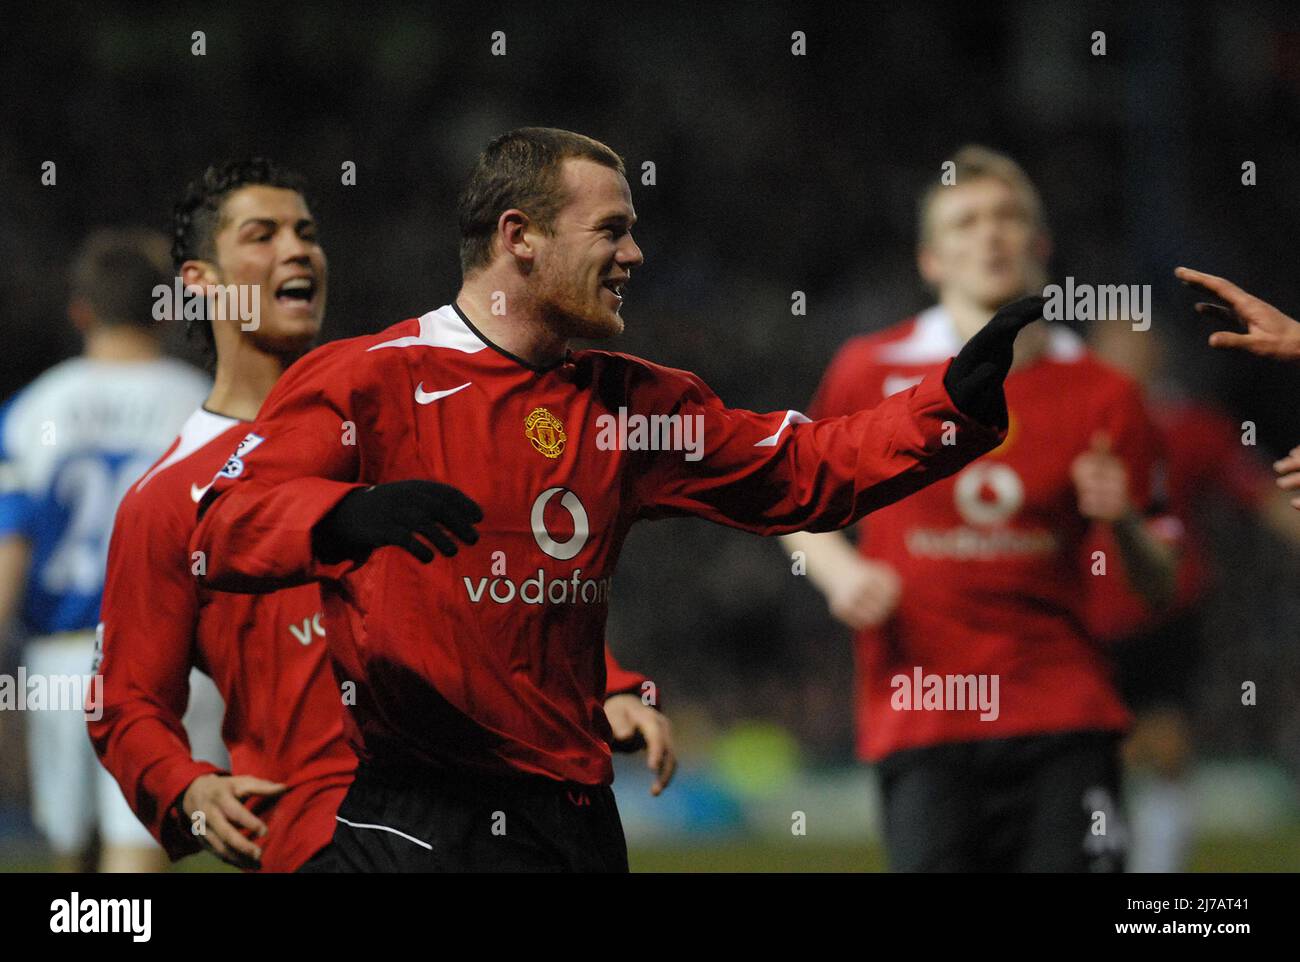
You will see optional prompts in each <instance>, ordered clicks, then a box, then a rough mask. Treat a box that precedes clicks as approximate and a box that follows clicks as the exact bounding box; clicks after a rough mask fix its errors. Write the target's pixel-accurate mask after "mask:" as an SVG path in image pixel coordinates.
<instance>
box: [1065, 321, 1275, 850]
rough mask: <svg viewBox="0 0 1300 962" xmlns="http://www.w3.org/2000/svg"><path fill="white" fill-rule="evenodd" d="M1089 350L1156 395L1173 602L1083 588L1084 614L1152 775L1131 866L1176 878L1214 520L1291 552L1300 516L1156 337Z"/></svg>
mask: <svg viewBox="0 0 1300 962" xmlns="http://www.w3.org/2000/svg"><path fill="white" fill-rule="evenodd" d="M1089 341H1090V343H1091V345H1092V347H1093V349H1094V350H1095V351H1096V352H1097V354H1098V356H1099V357H1101V358H1102V359H1103V360H1105V361H1107V362H1109V363H1111V364H1113V365H1114V366H1115V367H1117V368H1119V369H1120V370H1122V371H1124V372H1125V373H1127V374H1128V375H1129V376H1130V377H1132V378H1133V379H1134V380H1136V381H1137V382H1138V383H1139V384H1142V385H1143V386H1144V387H1145V388H1146V389H1147V396H1148V398H1149V405H1148V407H1149V410H1150V412H1151V415H1152V418H1153V420H1154V422H1155V425H1156V429H1157V431H1158V433H1159V435H1160V444H1161V449H1162V451H1163V453H1164V458H1163V463H1164V484H1163V489H1164V499H1163V501H1164V504H1163V508H1164V513H1163V514H1162V515H1161V516H1160V517H1157V518H1154V519H1152V521H1151V522H1150V525H1151V526H1152V528H1153V534H1154V535H1155V536H1156V537H1163V538H1166V539H1168V540H1169V542H1170V543H1171V545H1175V546H1176V547H1177V550H1178V555H1179V558H1178V578H1177V591H1176V593H1175V596H1174V599H1173V601H1172V603H1171V604H1170V605H1169V606H1168V607H1167V609H1166V610H1164V611H1160V612H1156V611H1153V610H1152V609H1151V606H1150V605H1149V604H1147V603H1146V602H1145V601H1144V600H1143V599H1142V598H1141V596H1139V595H1138V594H1137V593H1136V592H1134V591H1133V590H1132V589H1131V588H1129V587H1128V585H1127V581H1126V579H1124V578H1114V577H1106V578H1085V579H1084V581H1085V584H1086V586H1087V604H1086V607H1085V612H1084V613H1085V620H1086V622H1087V625H1088V629H1089V631H1090V632H1091V633H1092V635H1093V636H1094V637H1096V638H1098V639H1099V640H1101V641H1103V642H1105V643H1106V644H1107V645H1108V646H1110V648H1111V650H1112V651H1113V652H1114V655H1115V660H1116V662H1117V665H1118V669H1119V671H1118V679H1119V684H1120V687H1121V690H1122V692H1123V694H1124V699H1125V702H1126V703H1127V704H1128V706H1129V707H1130V708H1131V709H1132V710H1133V712H1134V714H1135V720H1134V725H1133V731H1132V732H1131V734H1130V735H1129V738H1128V740H1127V742H1126V743H1125V748H1124V756H1125V759H1126V763H1127V765H1128V767H1129V769H1130V770H1131V771H1137V772H1140V773H1142V774H1144V775H1147V776H1148V778H1147V783H1148V784H1146V786H1145V790H1144V791H1143V792H1141V793H1140V794H1138V795H1135V797H1134V799H1133V813H1132V823H1133V847H1132V853H1131V860H1130V864H1129V868H1130V870H1131V871H1135V872H1176V871H1181V870H1183V868H1184V863H1185V860H1186V857H1187V853H1188V849H1189V843H1190V837H1191V829H1192V820H1193V817H1194V812H1193V811H1192V805H1191V794H1190V790H1189V788H1188V786H1187V785H1186V780H1187V774H1188V769H1189V762H1190V758H1191V752H1192V742H1191V724H1190V718H1189V716H1190V715H1191V714H1192V709H1193V703H1192V702H1193V686H1194V684H1195V682H1196V680H1197V677H1198V667H1199V664H1200V661H1201V653H1202V651H1203V649H1204V641H1205V638H1204V631H1203V629H1202V625H1201V613H1200V607H1201V605H1202V604H1203V602H1204V601H1205V600H1206V597H1207V596H1208V595H1209V593H1210V589H1211V581H1212V565H1211V560H1210V549H1211V545H1210V539H1209V536H1208V533H1207V532H1206V530H1205V523H1204V519H1205V516H1206V513H1207V511H1208V510H1209V509H1210V507H1211V505H1216V506H1217V505H1225V504H1226V505H1232V506H1234V507H1236V508H1238V509H1239V510H1241V511H1243V512H1247V513H1249V514H1251V515H1253V516H1254V517H1255V519H1256V520H1257V521H1258V522H1259V523H1260V524H1262V525H1263V526H1265V527H1267V528H1268V529H1269V530H1271V531H1272V532H1274V533H1275V534H1277V535H1278V536H1279V537H1281V538H1283V539H1284V540H1286V541H1288V542H1290V543H1292V544H1300V515H1297V514H1296V512H1294V511H1292V510H1291V509H1290V507H1288V506H1287V503H1286V498H1285V497H1284V496H1283V495H1282V493H1281V492H1279V491H1278V489H1277V486H1276V484H1275V483H1274V480H1273V477H1272V476H1271V475H1270V473H1269V471H1268V468H1267V466H1266V465H1265V464H1263V463H1262V462H1261V461H1260V460H1259V458H1258V457H1257V456H1255V455H1254V454H1253V452H1252V449H1251V448H1250V447H1249V446H1247V445H1246V444H1244V443H1243V438H1242V432H1241V430H1240V428H1239V425H1238V424H1237V423H1235V422H1234V421H1233V420H1232V419H1231V418H1229V417H1228V416H1227V415H1226V414H1225V413H1223V412H1222V411H1220V410H1218V409H1217V408H1215V407H1214V406H1213V405H1211V404H1209V403H1207V402H1205V401H1202V400H1197V399H1194V398H1191V397H1189V396H1188V395H1187V394H1186V393H1185V391H1184V390H1183V389H1182V387H1181V386H1180V385H1177V384H1175V383H1173V382H1171V381H1170V380H1169V378H1168V377H1167V374H1168V372H1167V371H1166V370H1165V366H1164V341H1163V338H1162V336H1161V335H1160V333H1159V330H1158V328H1157V327H1155V326H1154V325H1153V326H1152V327H1151V328H1150V329H1149V330H1134V329H1133V328H1132V326H1131V324H1130V322H1129V321H1128V320H1125V319H1119V318H1116V319H1108V320H1104V321H1101V322H1098V323H1094V324H1093V325H1092V327H1091V330H1090V332H1089ZM1097 535H1098V537H1097V539H1096V543H1095V544H1094V545H1093V546H1092V549H1090V550H1102V551H1107V552H1111V551H1114V545H1113V543H1112V539H1111V538H1110V537H1108V532H1104V531H1099V532H1097Z"/></svg>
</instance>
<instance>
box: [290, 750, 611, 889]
mask: <svg viewBox="0 0 1300 962" xmlns="http://www.w3.org/2000/svg"><path fill="white" fill-rule="evenodd" d="M337 819H338V822H337V824H336V826H335V829H334V838H333V840H332V841H331V842H330V844H329V846H327V847H326V848H325V849H323V850H322V851H320V852H319V853H317V854H316V855H315V856H314V857H313V858H312V859H311V860H310V861H309V862H308V863H307V864H306V865H304V866H303V867H302V868H301V869H300V871H303V872H626V871H627V870H628V868H627V842H626V840H625V839H624V837H623V823H622V822H621V821H620V820H619V817H618V806H617V805H616V804H615V802H614V793H613V791H612V790H611V789H610V788H609V786H607V785H605V786H595V787H593V786H585V785H574V784H570V783H565V782H556V781H552V780H551V779H546V778H531V777H520V778H501V779H495V778H485V777H482V776H477V775H467V774H460V773H451V772H446V771H430V772H422V773H419V774H418V775H414V774H412V773H411V772H401V773H394V772H391V771H383V772H381V771H379V770H377V769H374V768H371V767H367V766H365V765H362V766H361V767H360V768H358V769H357V776H356V780H355V781H354V782H353V783H352V786H351V788H349V789H348V794H347V796H346V797H345V798H344V799H343V804H342V805H340V806H339V811H338V816H337Z"/></svg>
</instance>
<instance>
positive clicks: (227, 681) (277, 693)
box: [88, 410, 356, 871]
mask: <svg viewBox="0 0 1300 962" xmlns="http://www.w3.org/2000/svg"><path fill="white" fill-rule="evenodd" d="M247 433H248V424H247V423H246V422H242V421H237V420H234V419H231V418H227V417H222V416H220V415H216V414H212V413H210V412H208V411H204V410H199V411H196V412H195V413H194V415H193V416H191V418H190V419H189V421H188V422H187V423H186V424H185V426H184V428H183V430H182V432H181V435H180V436H179V437H178V438H177V439H176V440H175V442H173V444H172V446H171V447H170V448H169V449H168V451H167V452H166V453H165V454H164V455H163V457H162V458H161V459H160V460H159V461H158V462H157V463H156V464H155V465H154V466H153V467H152V468H151V469H150V470H149V471H148V472H147V473H146V474H145V475H144V476H143V477H142V478H141V479H140V480H139V481H138V482H137V483H136V484H135V485H134V486H133V487H132V488H131V490H130V491H129V492H128V493H127V495H126V497H125V498H124V499H123V500H122V503H121V505H120V507H119V508H118V512H117V519H116V522H115V524H114V526H113V536H112V540H111V541H110V544H109V553H108V572H107V577H106V580H105V585H104V600H103V603H102V608H101V612H100V614H101V619H102V626H101V627H102V632H103V634H102V636H101V644H102V648H101V663H100V668H99V670H100V672H101V674H102V676H103V693H102V701H103V705H102V708H103V711H102V717H100V718H99V719H98V720H95V721H89V722H88V725H89V729H90V736H91V740H92V742H93V743H94V745H95V750H96V751H97V752H98V754H99V757H100V760H101V762H103V764H104V766H105V767H106V768H107V769H108V770H109V772H111V773H112V774H113V776H114V777H115V778H116V779H117V781H118V784H120V785H121V786H122V791H123V793H124V794H125V796H126V799H127V802H128V803H129V804H130V805H131V808H132V809H133V810H134V811H135V813H136V815H137V816H139V818H140V820H141V821H142V822H143V823H144V824H145V825H146V826H147V827H148V828H149V830H150V831H151V832H152V833H153V835H154V837H155V838H157V839H158V841H159V842H160V843H161V844H162V846H163V847H164V848H165V849H166V851H167V853H168V855H170V856H171V857H172V858H173V859H175V858H180V857H181V856H183V855H187V854H190V853H192V852H194V851H197V850H198V848H199V845H198V840H197V838H195V836H194V835H193V834H192V833H191V831H190V825H189V823H188V821H184V820H182V819H180V818H178V817H177V813H176V812H175V810H174V805H175V803H176V801H177V800H178V799H179V797H180V796H181V794H182V793H183V792H184V791H185V789H186V788H187V787H188V786H189V784H190V782H192V781H193V780H194V779H195V778H197V777H198V776H200V775H203V774H207V773H209V772H216V771H218V769H217V768H216V767H215V766H213V765H210V764H208V763H207V762H201V761H196V760H194V758H192V757H191V755H190V748H189V743H188V740H187V739H186V737H185V729H184V728H183V727H182V725H181V717H182V716H183V715H184V713H185V706H186V703H187V702H188V700H189V672H190V668H191V666H194V665H197V666H198V667H199V668H200V669H201V670H203V671H204V672H206V673H207V674H208V675H210V676H211V677H212V679H213V681H215V682H216V685H217V688H218V689H219V690H220V692H221V696H222V698H224V699H225V703H226V714H225V718H224V721H223V724H222V739H223V740H224V741H225V743H226V747H227V748H228V749H229V751H230V765H231V770H232V771H233V772H235V773H237V774H243V775H255V776H258V777H261V778H266V779H269V780H271V781H276V782H282V783H284V784H286V785H288V786H289V788H288V790H287V791H286V792H284V793H283V794H282V795H280V796H278V797H267V798H260V799H256V800H255V801H254V802H253V803H252V805H251V807H252V809H253V811H255V812H256V813H257V814H258V815H259V817H261V818H262V819H263V820H264V821H265V822H266V824H267V829H268V831H267V835H266V837H265V839H264V840H263V843H262V846H263V859H262V867H263V868H264V869H266V870H269V871H292V870H293V869H295V868H297V867H298V866H299V865H301V864H302V863H303V862H305V861H306V860H307V859H308V858H310V857H311V856H312V854H314V853H315V852H316V851H317V850H318V849H320V848H321V847H323V846H324V845H325V844H326V843H328V842H329V839H330V837H331V835H332V834H333V831H334V814H335V812H336V811H337V809H338V805H339V803H340V802H341V801H342V799H343V795H344V793H345V792H346V790H347V786H348V785H349V784H350V783H351V780H352V771H353V769H354V768H355V767H356V757H355V756H354V755H353V753H352V751H351V750H350V749H349V748H348V746H347V743H346V741H345V740H344V738H343V712H342V708H341V698H340V694H339V689H338V687H337V685H335V683H334V679H333V677H332V675H331V673H330V668H329V659H328V654H327V648H326V646H325V643H324V641H323V638H324V636H325V634H326V631H327V629H326V627H325V624H324V621H323V611H322V607H321V599H320V590H319V588H318V587H317V586H316V585H314V584H307V585H302V586H299V587H295V588H290V589H288V590H285V591H279V592H275V593H273V594H267V595H231V594H222V593H219V592H214V591H211V590H209V589H208V588H206V587H204V586H203V585H202V584H200V582H199V581H198V579H197V578H196V575H197V573H198V572H199V571H201V565H202V562H201V560H200V559H195V558H192V557H191V556H190V553H189V548H188V545H189V539H190V536H191V534H192V533H193V530H194V512H195V505H196V499H197V498H198V497H201V496H202V494H203V490H204V489H205V488H206V485H207V483H208V481H210V480H211V478H212V476H213V474H214V473H215V472H216V471H217V470H218V469H219V468H220V467H221V466H222V465H223V464H224V463H225V462H226V459H227V458H228V457H229V456H230V452H231V451H232V450H233V449H234V447H235V445H236V444H238V443H239V440H240V439H241V438H242V437H244V435H245V434H247Z"/></svg>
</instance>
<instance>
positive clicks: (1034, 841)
mask: <svg viewBox="0 0 1300 962" xmlns="http://www.w3.org/2000/svg"><path fill="white" fill-rule="evenodd" d="M1119 741H1120V735H1119V733H1118V732H1069V733H1065V734H1059V735H1032V736H1026V737H1022V738H1003V739H995V740H990V741H981V742H961V743H956V744H951V745H936V746H934V747H930V748H917V749H909V750H907V751H901V752H896V753H894V754H893V755H890V756H889V757H887V758H886V759H884V760H883V761H882V762H881V763H880V765H879V772H880V776H881V788H882V790H883V794H884V828H885V847H886V849H887V851H888V855H889V863H890V868H891V869H893V870H894V871H897V872H1122V871H1123V869H1124V852H1125V849H1126V847H1127V831H1126V826H1125V825H1124V823H1123V821H1122V818H1121V813H1120V807H1119V798H1120V764H1119V753H1118V747H1119ZM1098 813H1100V816H1099V814H1098Z"/></svg>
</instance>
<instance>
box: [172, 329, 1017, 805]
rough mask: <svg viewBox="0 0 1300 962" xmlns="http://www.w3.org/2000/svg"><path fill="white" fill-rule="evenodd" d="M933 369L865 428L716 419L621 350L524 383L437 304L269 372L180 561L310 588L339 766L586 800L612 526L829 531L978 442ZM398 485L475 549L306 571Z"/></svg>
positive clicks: (520, 365)
mask: <svg viewBox="0 0 1300 962" xmlns="http://www.w3.org/2000/svg"><path fill="white" fill-rule="evenodd" d="M945 370H946V365H936V367H935V368H934V370H933V371H932V372H931V374H932V376H930V377H927V378H926V379H925V380H924V381H923V382H922V383H921V384H920V385H919V386H917V387H916V388H915V389H913V390H909V391H907V392H904V393H902V394H900V395H898V396H895V397H892V398H890V399H887V400H885V401H884V403H882V404H881V405H879V406H878V407H876V408H875V409H874V410H870V411H865V412H862V413H859V414H856V415H854V416H852V417H846V418H839V419H831V420H827V421H821V422H808V420H807V419H806V418H804V417H803V416H802V415H800V414H798V412H794V411H778V412H774V413H770V414H756V413H753V412H749V411H741V410H735V409H729V408H727V407H725V406H724V405H723V404H722V403H721V401H720V400H719V399H718V398H717V396H716V395H714V394H713V392H712V391H710V390H709V389H708V388H707V387H706V386H705V385H704V384H703V383H702V382H701V381H700V380H699V379H698V378H696V377H695V376H693V375H691V374H689V373H687V372H684V371H678V370H673V369H670V368H665V367H661V366H659V365H656V364H651V363H649V362H647V361H643V360H640V359H638V358H635V357H630V356H628V355H624V354H616V353H610V352H606V351H582V352H578V353H570V354H569V355H568V356H567V358H566V359H565V361H564V362H562V363H557V364H555V365H553V366H550V367H547V368H537V367H534V366H531V365H528V364H526V363H524V362H522V361H520V360H519V359H518V358H515V357H514V356H512V355H510V354H508V353H506V352H505V351H503V350H501V349H499V348H496V347H495V346H494V345H491V344H490V342H488V341H487V340H486V339H485V338H483V337H482V336H481V335H480V334H479V332H478V331H477V330H476V329H475V328H474V327H473V325H472V324H471V323H470V322H469V321H468V319H467V318H465V317H464V315H463V314H461V313H460V312H459V310H458V309H456V308H455V307H454V306H453V305H448V306H446V307H443V308H441V309H439V310H436V311H431V312H430V313H428V314H425V315H424V316H423V317H420V318H412V319H410V320H407V321H403V322H401V323H399V324H396V325H394V326H393V327H391V328H389V329H388V330H387V331H384V332H382V333H380V334H377V335H372V336H367V337H361V338H354V339H351V340H348V341H341V342H335V343H333V344H329V345H326V346H324V347H322V348H320V349H318V350H316V351H313V352H312V353H311V354H309V355H307V356H306V357H305V358H303V359H302V360H300V361H299V362H298V363H297V364H296V365H294V367H292V368H290V369H289V371H287V372H286V373H285V375H284V377H282V378H281V380H280V382H279V383H278V384H277V385H276V387H275V389H274V390H273V392H272V394H271V396H270V397H269V398H268V399H267V402H266V404H265V406H264V407H263V409H262V412H261V414H260V416H259V418H258V420H257V422H256V424H255V425H254V426H253V429H252V431H251V432H250V433H249V435H248V438H246V439H245V442H244V445H243V450H242V451H241V452H239V453H237V454H236V455H235V456H234V457H232V459H231V460H230V462H229V463H228V464H227V466H226V468H225V469H223V471H222V472H221V474H220V475H219V476H218V477H217V478H216V479H215V480H214V482H213V488H212V491H211V492H210V493H209V495H208V496H207V497H206V498H205V502H204V505H205V508H206V513H205V514H204V516H203V518H202V521H201V522H200V524H199V526H198V528H197V529H196V531H195V534H194V538H193V540H192V542H191V547H192V548H193V550H195V551H201V552H203V554H204V556H205V557H206V559H207V575H206V579H207V582H208V583H209V584H210V585H211V586H214V587H220V588H223V589H227V590H254V591H256V590H269V589H275V588H279V587H283V586H285V585H293V584H302V583H305V582H307V581H310V580H312V579H320V580H321V581H322V594H323V597H324V599H325V604H326V609H327V619H326V620H327V622H328V623H329V625H330V633H329V638H328V643H329V645H330V647H331V650H332V651H333V652H334V655H335V661H336V667H337V670H338V671H339V673H340V677H341V679H345V680H346V682H351V683H352V685H353V686H354V690H355V698H354V699H350V700H349V709H350V712H351V713H352V717H353V718H354V719H355V722H356V725H355V738H354V741H353V747H354V748H355V749H356V750H357V751H358V753H359V754H361V755H362V757H364V758H367V759H373V760H375V761H376V762H381V761H382V762H384V763H393V764H403V765H410V764H415V765H417V766H418V765H428V766H451V767H465V768H470V769H479V770H488V771H495V772H498V773H500V772H515V773H518V772H524V773H531V774H535V775H541V776H546V777H550V778H554V779H558V780H569V781H573V782H579V783H584V784H605V783H608V782H610V780H611V779H612V768H611V765H610V754H609V747H608V739H609V731H608V722H607V721H606V719H605V716H604V712H603V711H602V710H601V700H600V695H601V694H602V692H603V688H604V684H603V683H604V677H603V676H604V660H603V658H602V655H601V648H602V639H603V637H604V624H605V617H606V611H607V608H608V604H609V595H610V584H611V579H612V577H613V574H614V567H615V564H616V562H617V560H618V555H619V551H620V549H621V547H622V544H623V540H624V538H625V537H626V535H627V532H628V529H629V528H630V527H631V525H632V524H633V523H634V522H636V521H638V520H645V519H657V518H666V517H671V516H681V515H694V516H698V517H702V518H706V519H708V520H711V521H715V522H717V523H720V524H725V525H730V526H732V527H736V528H741V529H744V530H747V531H752V532H755V533H758V534H769V535H770V534H780V533H786V532H791V531H798V530H801V529H805V528H810V529H817V530H828V529H833V528H840V527H843V526H845V525H848V524H850V523H852V522H853V521H854V520H856V519H857V518H859V517H861V516H862V515H864V514H866V513H867V512H868V511H871V510H873V509H875V508H879V507H881V506H883V505H886V504H889V503H891V502H893V501H896V500H898V499H899V498H902V497H904V496H906V495H908V494H910V493H911V492H913V491H916V490H918V489H920V488H922V487H924V486H925V485H927V484H929V483H930V482H932V481H934V480H936V479H937V478H941V477H944V476H946V475H948V474H951V473H952V472H954V471H956V470H958V469H960V468H961V467H963V466H964V465H965V464H966V463H968V462H969V461H971V460H972V459H973V458H975V457H977V456H978V455H980V454H982V453H984V452H985V451H987V450H989V449H990V448H991V447H994V446H995V445H996V444H997V443H998V442H999V440H1000V438H1001V436H1002V433H1001V432H999V431H996V430H993V429H990V428H988V427H985V426H981V425H979V424H976V423H974V422H972V421H970V420H969V419H967V418H966V417H964V416H963V415H961V414H960V413H959V412H957V411H956V409H955V408H954V407H953V405H952V401H951V399H950V398H949V397H948V395H947V394H946V392H945V390H944V388H943V384H942V374H943V373H944V371H945ZM697 442H698V443H697ZM666 448H667V449H666ZM410 478H427V479H432V480H437V481H441V482H443V483H447V484H451V485H454V486H456V487H457V488H459V489H461V490H462V491H464V492H465V493H466V494H468V495H469V496H470V497H472V498H473V499H474V500H475V501H477V502H478V503H479V504H480V505H481V506H482V508H483V512H484V520H483V522H482V524H481V525H480V527H479V531H480V539H479V541H478V543H477V544H475V545H473V546H462V547H461V549H460V551H459V552H458V553H457V554H456V555H455V557H453V558H441V557H439V558H438V559H436V560H435V561H434V562H433V563H430V564H425V565H422V564H420V563H418V562H417V561H416V560H415V559H414V558H412V557H411V556H410V555H409V554H408V553H407V552H405V551H403V550H401V549H398V548H382V549H379V550H377V551H375V552H374V553H373V554H372V555H371V556H370V558H369V559H368V560H367V562H366V563H365V564H363V565H359V566H358V565H353V564H351V563H348V562H344V563H341V564H336V565H324V564H322V563H321V562H319V561H318V560H317V559H316V558H314V557H313V555H312V551H311V532H312V529H313V527H314V526H315V525H316V524H317V522H318V521H320V520H321V518H323V517H324V516H325V515H326V514H327V513H328V512H329V511H330V510H331V509H332V508H333V507H334V506H335V505H336V504H337V503H338V502H339V500H340V499H342V498H343V497H344V496H346V495H347V494H348V493H350V492H352V491H354V490H357V489H359V488H362V487H365V486H367V485H372V484H379V483H383V482H389V481H399V480H406V479H410ZM336 626H337V630H336Z"/></svg>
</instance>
